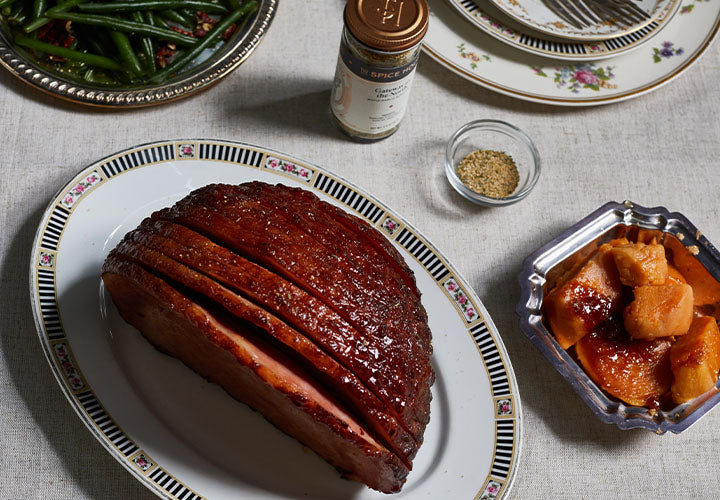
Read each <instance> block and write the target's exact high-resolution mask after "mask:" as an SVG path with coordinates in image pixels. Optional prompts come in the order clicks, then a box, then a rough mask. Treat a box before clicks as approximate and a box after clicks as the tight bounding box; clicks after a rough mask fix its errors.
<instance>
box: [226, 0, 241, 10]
mask: <svg viewBox="0 0 720 500" xmlns="http://www.w3.org/2000/svg"><path fill="white" fill-rule="evenodd" d="M227 3H228V6H229V7H230V10H237V9H239V8H240V7H241V6H242V1H241V0H227Z"/></svg>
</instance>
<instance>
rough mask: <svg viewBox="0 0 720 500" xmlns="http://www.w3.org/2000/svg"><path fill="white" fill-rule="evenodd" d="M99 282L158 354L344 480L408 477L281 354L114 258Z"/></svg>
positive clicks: (385, 486)
mask: <svg viewBox="0 0 720 500" xmlns="http://www.w3.org/2000/svg"><path fill="white" fill-rule="evenodd" d="M102 277H103V281H104V282H105V286H106V287H107V288H108V290H109V291H110V293H111V294H112V296H113V299H114V300H115V303H116V304H117V305H118V309H119V311H120V314H121V315H122V317H123V319H125V321H127V322H128V323H130V324H131V325H133V326H135V327H136V328H137V329H138V330H140V331H141V332H142V333H143V335H145V337H146V338H147V339H148V340H149V341H150V342H151V343H152V344H153V345H155V346H156V347H157V348H158V349H160V350H162V351H164V352H167V353H168V354H170V355H172V356H174V357H177V358H179V359H181V360H182V361H183V362H184V363H185V364H186V365H188V366H189V367H190V368H192V369H193V370H194V371H196V372H197V373H199V374H200V375H202V376H203V377H205V378H207V379H208V380H210V381H211V382H215V383H217V384H219V385H221V386H222V387H223V388H224V389H225V390H226V391H227V392H228V393H230V394H231V395H232V396H233V397H235V398H236V399H238V400H240V401H242V402H244V403H246V404H248V405H249V406H251V407H252V408H254V409H256V410H258V411H260V412H261V413H262V414H263V416H264V417H265V418H267V419H268V420H269V421H270V422H271V423H273V424H274V425H275V426H277V427H278V428H280V429H281V430H282V431H284V432H285V433H287V434H289V435H291V436H293V437H294V438H296V439H297V440H299V441H300V442H302V443H304V444H306V445H307V446H309V447H310V448H312V449H313V450H314V451H315V452H316V453H317V454H318V455H320V456H321V457H323V458H324V459H325V460H327V461H328V462H329V463H330V464H332V465H333V466H335V467H336V468H337V469H338V470H340V471H341V472H342V473H343V474H344V475H346V476H347V477H348V478H349V479H354V480H357V481H362V482H364V483H365V484H367V485H368V486H370V487H371V488H374V489H377V490H379V491H382V492H385V493H392V492H396V491H399V489H400V487H401V486H402V484H403V482H404V481H405V478H406V476H407V474H408V469H407V467H405V465H404V464H403V463H402V461H401V460H399V459H398V457H397V456H396V455H395V454H393V453H392V452H390V451H389V450H387V448H385V447H384V446H382V445H381V444H380V443H378V442H377V441H376V440H375V439H373V437H372V436H370V435H369V434H368V433H367V432H366V431H365V430H364V428H363V426H362V425H361V424H360V423H359V422H357V420H356V419H354V418H353V416H352V415H351V414H350V413H348V412H347V411H346V410H345V409H343V408H342V407H341V406H340V405H338V404H337V403H336V402H335V401H334V399H333V398H332V396H330V395H329V394H328V393H327V392H326V390H325V389H324V388H323V387H321V386H320V385H319V384H318V383H317V382H315V381H314V380H313V379H312V378H311V377H308V375H307V374H306V373H305V372H304V370H303V369H302V368H301V367H300V366H298V365H297V364H296V363H294V362H293V361H292V360H291V359H289V358H288V357H287V356H285V355H283V353H282V352H280V351H279V350H277V349H274V348H273V347H272V346H270V345H268V344H267V343H264V342H263V341H262V340H259V339H258V338H257V336H256V335H254V334H253V332H252V331H251V330H249V329H245V328H243V327H242V326H241V325H239V324H237V323H236V322H233V321H232V320H227V319H223V318H221V317H219V315H217V314H216V313H214V312H212V311H210V310H209V309H207V308H205V307H203V306H202V305H200V304H198V303H197V302H196V301H194V300H191V299H190V298H188V297H186V296H185V295H183V294H182V293H180V292H179V291H177V290H176V289H175V288H174V287H172V286H170V285H169V284H168V283H166V282H165V281H164V280H162V279H160V278H158V277H156V276H154V275H153V274H151V273H149V272H147V271H146V270H144V269H143V268H142V267H141V266H139V265H138V264H135V263H133V262H130V261H127V260H123V259H121V258H118V257H116V256H114V255H111V256H109V257H108V258H107V260H106V261H105V264H104V266H103V276H102Z"/></svg>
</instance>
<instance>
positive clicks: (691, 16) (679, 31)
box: [423, 0, 720, 106]
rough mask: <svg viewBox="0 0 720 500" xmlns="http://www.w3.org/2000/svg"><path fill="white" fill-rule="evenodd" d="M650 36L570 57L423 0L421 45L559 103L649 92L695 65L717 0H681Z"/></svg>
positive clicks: (465, 68) (528, 96) (448, 62)
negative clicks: (627, 46) (507, 38)
mask: <svg viewBox="0 0 720 500" xmlns="http://www.w3.org/2000/svg"><path fill="white" fill-rule="evenodd" d="M682 2H683V3H682V5H681V6H680V10H679V11H678V13H677V15H675V16H674V17H673V19H672V20H671V21H670V22H669V23H668V24H667V26H665V28H664V29H663V30H662V32H661V34H660V35H659V36H657V37H655V38H653V40H652V41H651V42H648V43H646V44H644V45H643V46H642V47H640V48H638V49H637V50H634V51H632V52H630V53H628V54H623V55H619V56H616V57H611V58H609V59H605V60H603V61H589V62H582V63H568V62H567V61H558V60H553V59H548V58H546V57H540V56H537V55H533V54H528V53H526V52H522V51H520V50H518V49H516V48H513V47H511V46H509V45H507V44H505V43H503V42H500V41H498V40H496V39H494V38H493V37H491V36H490V35H488V34H486V33H483V32H482V31H480V30H478V29H477V28H476V27H475V26H474V25H472V24H471V23H470V22H469V21H468V20H467V19H465V18H464V17H462V15H461V14H459V13H458V12H456V11H455V10H454V9H453V8H452V7H451V6H450V5H448V3H447V1H446V0H428V3H429V4H430V13H431V16H432V17H431V19H430V26H429V28H428V33H427V35H426V36H425V39H424V40H423V48H424V50H425V52H426V53H427V54H428V55H430V56H431V57H432V58H433V59H435V60H436V61H438V62H439V63H440V64H442V65H443V66H445V67H446V68H448V69H450V70H451V71H453V72H454V73H457V74H458V75H460V76H462V77H464V78H466V79H468V80H470V81H472V82H474V83H476V84H478V85H480V86H482V87H486V88H489V89H491V90H495V91H497V92H500V93H502V94H506V95H509V96H512V97H517V98H519V99H523V100H526V101H534V102H541V103H545V104H556V105H562V106H592V105H598V104H606V103H610V102H618V101H622V100H625V99H630V98H633V97H637V96H639V95H642V94H645V93H647V92H651V91H653V90H656V89H658V88H660V87H661V86H662V85H664V84H666V83H668V82H669V81H671V80H672V79H673V78H676V77H677V76H678V75H680V74H681V73H682V72H683V71H685V70H687V69H688V68H689V67H690V66H692V64H694V63H695V62H696V61H697V60H698V59H699V58H700V56H701V55H702V54H703V53H704V52H705V51H706V50H707V48H708V47H709V46H710V44H711V43H712V41H713V40H714V39H715V37H716V35H717V33H718V24H719V23H720V2H718V1H717V0H682Z"/></svg>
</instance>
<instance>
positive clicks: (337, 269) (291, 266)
mask: <svg viewBox="0 0 720 500" xmlns="http://www.w3.org/2000/svg"><path fill="white" fill-rule="evenodd" d="M279 212H280V211H279V210H277V209H272V208H270V207H269V206H268V204H267V203H263V202H261V201H259V200H257V199H256V198H255V197H252V196H249V195H248V194H247V193H246V192H245V193H244V192H243V189H242V186H239V187H238V186H227V185H211V186H207V187H205V188H202V189H200V190H197V191H195V192H193V193H191V194H190V195H189V196H188V197H186V198H185V199H183V200H181V201H180V202H178V203H177V204H176V205H175V206H174V207H173V208H172V209H170V210H164V211H161V212H159V213H156V214H153V218H154V219H166V220H172V221H175V222H178V223H180V224H183V225H186V226H188V227H190V228H192V229H194V230H196V231H198V232H200V233H202V234H204V235H206V236H208V237H210V238H211V239H214V240H215V241H216V242H218V243H221V244H222V245H223V246H227V247H228V248H230V249H232V250H233V251H236V252H238V253H240V254H242V255H243V256H246V257H248V258H249V259H250V260H252V261H254V262H256V263H258V264H260V265H262V266H264V267H267V268H268V269H269V270H271V271H273V272H275V273H277V274H279V275H281V276H282V277H284V278H286V279H287V280H289V281H291V282H293V283H294V284H296V285H297V286H298V287H300V288H302V289H303V290H305V291H306V292H308V293H309V294H311V295H313V296H314V297H315V298H317V299H318V300H320V301H323V302H325V303H326V305H328V307H330V308H331V309H333V310H334V311H336V312H337V313H338V314H339V315H340V316H341V317H343V319H345V320H346V321H348V323H350V324H351V325H352V326H353V327H355V328H356V329H357V330H358V331H359V332H360V333H361V334H362V335H363V338H364V339H365V341H367V342H369V343H372V345H373V346H377V347H374V348H377V349H382V350H384V351H385V352H386V353H387V355H388V358H389V359H390V360H391V362H392V363H393V364H394V365H395V368H396V369H398V370H400V371H402V372H403V373H402V375H401V380H402V383H403V384H405V389H406V393H405V394H396V395H394V398H395V401H394V402H395V404H396V405H397V406H401V407H402V406H404V407H405V408H407V411H408V412H409V413H410V414H411V417H412V419H413V420H414V421H416V422H417V425H420V426H424V425H425V424H427V422H428V420H429V403H430V398H431V393H430V385H431V384H432V382H433V380H434V375H433V372H432V368H431V366H430V362H429V359H430V355H431V352H430V350H429V349H428V348H426V347H424V346H423V344H424V342H422V338H423V334H422V333H421V332H424V329H423V328H422V326H421V325H419V324H418V323H419V321H418V320H417V318H416V314H415V311H416V310H417V309H418V308H420V307H422V306H421V305H420V304H419V302H416V301H414V300H413V298H412V297H411V296H406V295H402V294H399V293H393V287H392V283H391V281H380V282H378V281H373V280H372V275H371V274H370V273H369V271H368V270H367V268H366V267H364V265H363V264H358V262H357V261H353V258H352V255H351V254H350V253H349V251H342V252H340V253H335V252H334V251H330V250H329V249H328V248H327V247H326V246H324V245H323V244H322V243H321V242H319V241H318V240H317V239H316V238H314V237H312V236H310V234H308V232H306V231H303V230H302V229H300V228H299V227H298V226H297V225H296V224H293V223H292V222H290V221H288V219H287V218H286V217H283V215H282V214H281V213H279ZM323 216H324V213H323V212H321V211H316V213H315V217H316V218H322V217H323ZM418 340H420V341H418ZM410 425H414V422H413V424H410Z"/></svg>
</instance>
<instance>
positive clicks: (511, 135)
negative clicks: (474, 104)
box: [445, 120, 540, 207]
mask: <svg viewBox="0 0 720 500" xmlns="http://www.w3.org/2000/svg"><path fill="white" fill-rule="evenodd" d="M478 149H486V150H492V151H499V152H503V153H505V154H507V155H508V156H510V157H512V159H513V160H514V161H515V165H517V169H518V173H519V174H520V181H519V182H518V186H517V188H515V191H514V192H513V193H512V194H511V195H510V196H507V197H505V198H492V197H490V196H485V195H482V194H480V193H476V192H475V191H473V190H472V189H470V188H469V187H467V186H466V185H465V184H463V182H462V181H461V180H460V178H459V177H458V175H457V167H458V165H459V164H460V162H461V161H462V159H463V158H465V157H466V156H467V155H469V154H470V153H472V152H473V151H477V150H478ZM445 175H447V178H448V181H450V184H451V185H452V187H454V188H455V191H457V192H458V193H460V194H461V195H462V196H463V197H464V198H466V199H468V200H470V201H472V202H473V203H477V204H478V205H482V206H486V207H499V206H502V205H510V204H512V203H516V202H518V201H520V200H522V199H523V198H525V197H526V196H527V195H528V194H530V191H532V188H534V187H535V184H537V181H538V179H539V178H540V155H539V154H538V151H537V148H535V144H533V142H532V140H531V139H530V137H528V135H527V134H526V133H525V132H523V131H522V130H520V129H519V128H517V127H515V126H513V125H510V124H509V123H506V122H503V121H500V120H476V121H473V122H470V123H467V124H465V125H463V126H462V127H460V129H458V131H457V132H455V133H454V134H453V135H452V137H450V141H449V142H448V145H447V148H446V149H445Z"/></svg>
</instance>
